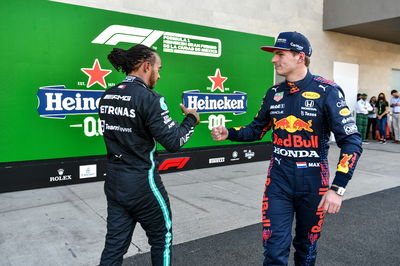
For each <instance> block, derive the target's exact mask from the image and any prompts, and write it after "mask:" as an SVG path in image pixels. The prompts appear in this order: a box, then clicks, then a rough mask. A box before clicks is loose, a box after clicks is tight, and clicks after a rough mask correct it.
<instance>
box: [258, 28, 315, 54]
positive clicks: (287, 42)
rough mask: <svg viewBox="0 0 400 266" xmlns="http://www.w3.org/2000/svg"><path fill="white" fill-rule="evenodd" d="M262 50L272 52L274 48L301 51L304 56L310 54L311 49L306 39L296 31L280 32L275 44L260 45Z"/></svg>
mask: <svg viewBox="0 0 400 266" xmlns="http://www.w3.org/2000/svg"><path fill="white" fill-rule="evenodd" d="M261 49H262V50H264V51H267V52H271V53H272V52H273V51H274V50H276V49H280V50H287V51H295V52H303V53H304V54H305V55H306V56H311V54H312V49H311V44H310V42H309V41H308V39H307V38H306V37H305V36H304V35H303V34H301V33H298V32H296V31H290V32H281V33H279V36H278V38H277V39H276V42H275V46H262V47H261Z"/></svg>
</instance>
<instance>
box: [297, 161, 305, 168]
mask: <svg viewBox="0 0 400 266" xmlns="http://www.w3.org/2000/svg"><path fill="white" fill-rule="evenodd" d="M296 165H297V168H307V163H306V162H296Z"/></svg>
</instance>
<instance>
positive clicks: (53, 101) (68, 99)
mask: <svg viewBox="0 0 400 266" xmlns="http://www.w3.org/2000/svg"><path fill="white" fill-rule="evenodd" d="M103 93H104V91H103V90H70V89H66V87H65V86H64V85H61V86H45V87H41V88H39V91H38V93H37V97H38V101H39V105H38V112H39V115H40V116H42V117H48V118H65V117H66V116H67V115H82V114H97V113H98V107H99V101H100V98H101V96H102V95H103Z"/></svg>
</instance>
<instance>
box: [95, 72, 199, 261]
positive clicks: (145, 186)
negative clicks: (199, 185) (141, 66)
mask: <svg viewBox="0 0 400 266" xmlns="http://www.w3.org/2000/svg"><path fill="white" fill-rule="evenodd" d="M99 115H100V119H101V125H102V130H103V132H104V133H103V134H104V141H105V144H106V147H107V161H108V163H107V176H106V180H105V184H104V190H105V194H106V197H107V204H108V207H107V211H108V216H107V235H106V242H105V247H104V250H103V253H102V257H101V262H100V265H121V264H122V259H123V255H124V254H125V253H126V251H127V250H128V247H129V245H130V242H131V238H132V233H133V230H134V228H135V225H136V223H137V222H139V223H140V224H141V226H142V227H143V229H144V230H145V231H146V235H147V237H148V238H149V244H150V245H151V257H152V262H153V265H170V260H171V254H170V253H171V251H170V246H171V243H172V221H171V210H170V206H169V199H168V195H167V192H166V190H165V188H164V185H163V183H162V181H161V178H160V175H159V173H158V170H157V165H156V141H157V142H159V143H161V144H162V145H163V146H164V147H165V148H166V149H167V150H168V151H170V152H176V151H178V150H179V149H180V148H181V146H183V145H184V144H185V143H186V142H187V141H188V140H189V138H190V136H191V135H192V133H193V131H194V127H195V124H196V117H195V116H194V115H193V114H188V115H187V116H186V117H185V118H184V119H183V121H182V123H181V125H180V126H179V125H178V123H177V121H174V120H172V119H171V117H170V116H169V110H168V107H167V105H166V103H165V100H164V98H163V97H161V96H160V95H159V94H158V93H156V92H155V91H153V90H151V89H150V88H149V87H147V85H146V84H145V83H144V82H143V81H142V80H141V79H140V78H138V77H133V76H128V77H127V78H126V79H125V80H124V81H123V82H122V83H120V84H118V85H117V86H114V87H112V88H110V89H108V90H107V91H106V92H105V93H104V95H103V96H102V98H101V100H100V103H99Z"/></svg>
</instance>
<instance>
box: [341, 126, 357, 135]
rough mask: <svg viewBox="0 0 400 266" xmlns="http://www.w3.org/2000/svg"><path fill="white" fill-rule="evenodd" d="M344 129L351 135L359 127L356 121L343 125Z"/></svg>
mask: <svg viewBox="0 0 400 266" xmlns="http://www.w3.org/2000/svg"><path fill="white" fill-rule="evenodd" d="M343 129H344V131H345V132H346V135H350V134H353V133H356V132H357V130H358V128H357V125H356V124H354V123H351V124H348V125H344V126H343Z"/></svg>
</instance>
